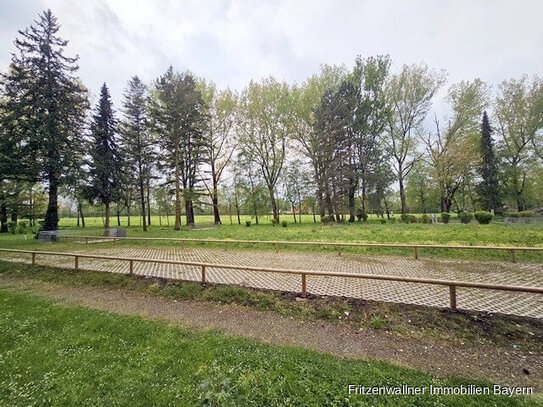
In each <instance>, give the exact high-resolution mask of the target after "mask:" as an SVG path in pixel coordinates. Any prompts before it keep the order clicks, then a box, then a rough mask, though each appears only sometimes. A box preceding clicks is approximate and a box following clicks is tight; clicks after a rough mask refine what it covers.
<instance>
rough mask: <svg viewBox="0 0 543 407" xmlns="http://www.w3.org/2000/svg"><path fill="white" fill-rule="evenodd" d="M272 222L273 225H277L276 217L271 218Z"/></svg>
mask: <svg viewBox="0 0 543 407" xmlns="http://www.w3.org/2000/svg"><path fill="white" fill-rule="evenodd" d="M270 223H271V224H272V226H275V225H277V223H278V222H277V220H276V219H271V220H270Z"/></svg>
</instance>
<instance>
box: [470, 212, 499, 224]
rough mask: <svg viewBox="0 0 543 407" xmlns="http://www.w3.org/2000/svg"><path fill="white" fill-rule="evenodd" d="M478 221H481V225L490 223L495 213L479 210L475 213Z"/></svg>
mask: <svg viewBox="0 0 543 407" xmlns="http://www.w3.org/2000/svg"><path fill="white" fill-rule="evenodd" d="M473 216H474V217H475V219H476V220H477V222H479V223H480V224H481V225H488V224H489V223H490V222H491V221H492V218H493V217H494V215H492V213H490V212H487V211H477V212H475V213H474V214H473Z"/></svg>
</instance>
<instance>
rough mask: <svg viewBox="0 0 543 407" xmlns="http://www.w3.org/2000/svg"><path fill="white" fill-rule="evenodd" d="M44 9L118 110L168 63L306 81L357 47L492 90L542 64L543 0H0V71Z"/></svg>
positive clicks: (240, 77) (213, 73)
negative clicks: (133, 83)
mask: <svg viewBox="0 0 543 407" xmlns="http://www.w3.org/2000/svg"><path fill="white" fill-rule="evenodd" d="M47 8H50V9H51V10H52V11H53V13H54V14H55V15H56V16H57V17H58V18H59V21H60V23H61V25H62V28H61V36H62V37H63V38H65V39H68V40H69V41H70V46H69V53H71V54H78V55H79V56H80V63H79V64H80V68H81V69H80V72H79V75H80V76H81V78H82V79H83V81H84V82H85V84H86V85H87V86H88V87H89V89H90V90H91V92H92V93H94V94H98V93H99V89H100V85H101V84H102V83H103V82H107V84H108V86H109V87H110V88H111V91H112V94H113V97H114V103H115V105H116V107H117V108H118V107H119V105H120V101H121V95H122V92H123V89H124V88H125V86H126V83H127V81H128V79H129V78H130V77H131V76H133V75H136V74H137V75H139V76H140V77H141V78H142V80H144V81H145V82H148V83H149V82H151V81H152V80H153V79H155V78H156V77H158V76H159V75H161V74H162V73H164V72H165V71H166V69H167V67H168V66H169V65H170V64H172V65H173V66H174V68H175V69H177V70H179V71H184V70H187V69H189V70H191V71H192V72H194V73H195V74H196V75H198V76H203V77H206V78H207V79H208V80H213V81H215V82H216V83H217V84H218V85H219V86H220V87H227V86H229V87H230V88H233V89H238V90H240V89H242V88H243V87H244V86H245V85H246V84H247V83H248V82H249V81H250V80H251V79H257V80H258V79H260V78H263V77H267V76H270V75H271V76H274V77H276V78H277V79H279V80H286V81H288V82H294V81H296V82H303V81H304V80H305V79H306V78H307V77H308V76H310V75H311V74H313V73H315V72H317V71H318V70H319V66H320V65H321V64H323V63H329V64H346V65H347V66H349V67H350V66H352V65H353V61H354V58H355V56H356V55H357V54H361V55H362V56H370V55H377V54H390V55H391V57H392V60H393V70H398V69H399V68H400V67H401V65H402V64H404V63H416V62H421V61H424V62H426V63H427V64H428V65H429V66H430V67H432V68H435V69H442V68H444V69H446V70H447V71H448V73H449V81H448V84H447V86H446V87H448V86H450V84H452V83H453V82H456V81H459V80H462V79H466V80H472V79H474V78H476V77H480V78H481V79H483V80H485V81H487V82H488V83H489V84H491V85H493V87H494V88H496V86H497V84H498V83H499V82H501V81H502V80H504V79H508V78H511V77H518V76H520V75H522V74H523V73H527V74H538V73H541V68H542V67H543V24H541V23H540V17H541V15H542V14H543V13H542V12H543V2H541V1H540V0H517V1H510V0H495V1H492V2H489V1H485V0H440V1H435V0H418V1H417V0H410V1H402V0H396V1H386V0H385V1H382V0H381V1H379V0H371V1H370V0H368V1H355V0H344V1H333V0H332V1H328V0H327V1H325V0H314V1H309V0H306V1H301V0H300V1H288V0H276V1H241V0H239V1H222V0H209V1H201V0H189V1H174V0H171V1H168V0H153V1H145V0H110V1H106V0H86V1H80V2H76V1H73V0H27V1H23V0H21V1H9V0H0V70H5V69H6V67H7V65H8V63H9V58H10V54H11V53H12V52H13V51H14V46H13V40H14V39H15V37H16V36H17V29H23V28H26V27H28V26H29V25H30V24H31V23H32V21H33V20H34V19H36V18H37V14H38V12H41V11H42V10H44V9H47ZM443 94H444V92H442V94H441V95H443ZM440 104H441V105H442V104H443V101H442V100H437V101H436V109H437V110H440V108H439V106H440Z"/></svg>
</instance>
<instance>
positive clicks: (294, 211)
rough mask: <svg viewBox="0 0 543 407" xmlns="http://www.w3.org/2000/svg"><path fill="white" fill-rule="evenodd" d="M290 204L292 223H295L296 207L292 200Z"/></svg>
mask: <svg viewBox="0 0 543 407" xmlns="http://www.w3.org/2000/svg"><path fill="white" fill-rule="evenodd" d="M290 204H291V206H292V216H293V217H294V223H297V222H296V208H295V206H294V202H291V203H290Z"/></svg>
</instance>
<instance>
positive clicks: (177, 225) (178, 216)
mask: <svg viewBox="0 0 543 407" xmlns="http://www.w3.org/2000/svg"><path fill="white" fill-rule="evenodd" d="M179 188H180V186H179V158H178V157H177V151H176V152H175V223H174V226H173V228H174V230H180V229H181V196H180V191H179Z"/></svg>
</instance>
